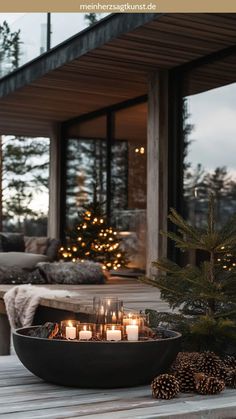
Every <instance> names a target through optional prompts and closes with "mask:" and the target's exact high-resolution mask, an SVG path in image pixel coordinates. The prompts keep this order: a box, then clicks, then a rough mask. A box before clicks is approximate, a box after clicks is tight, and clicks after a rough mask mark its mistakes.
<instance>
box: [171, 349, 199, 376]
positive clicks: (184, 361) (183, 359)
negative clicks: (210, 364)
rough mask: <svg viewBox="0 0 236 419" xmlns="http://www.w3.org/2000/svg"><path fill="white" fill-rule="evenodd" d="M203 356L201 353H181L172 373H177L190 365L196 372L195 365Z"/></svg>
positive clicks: (172, 367) (172, 368)
mask: <svg viewBox="0 0 236 419" xmlns="http://www.w3.org/2000/svg"><path fill="white" fill-rule="evenodd" d="M200 355H201V354H200V353H199V352H179V353H178V355H177V357H176V360H175V361H174V363H173V364H172V366H171V372H173V373H175V372H177V371H178V370H179V369H180V368H182V367H185V366H186V365H190V366H191V368H193V369H194V370H195V371H196V372H197V370H196V368H195V364H196V362H197V360H198V358H199V356H200Z"/></svg>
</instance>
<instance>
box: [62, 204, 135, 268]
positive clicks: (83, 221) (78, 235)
mask: <svg viewBox="0 0 236 419" xmlns="http://www.w3.org/2000/svg"><path fill="white" fill-rule="evenodd" d="M78 220H79V222H78V224H77V225H76V226H75V228H74V229H73V230H72V231H71V232H70V234H69V237H68V240H67V243H66V246H63V247H61V249H60V255H61V256H62V258H63V259H64V260H65V261H72V262H76V261H81V262H83V261H84V260H92V261H94V262H99V263H101V264H102V267H103V269H104V270H105V269H107V270H111V269H114V270H117V269H119V268H121V267H124V266H125V265H126V263H127V258H126V255H125V251H124V250H122V249H121V239H120V238H119V237H118V232H117V231H115V230H114V228H112V227H111V226H109V225H108V224H107V221H106V217H105V216H104V214H103V211H102V208H101V205H100V204H99V203H98V202H97V201H96V200H95V202H94V203H91V204H89V205H88V206H87V207H85V208H84V209H83V211H81V212H79V214H78Z"/></svg>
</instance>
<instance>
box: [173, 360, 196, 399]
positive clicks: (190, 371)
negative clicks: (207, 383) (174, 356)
mask: <svg viewBox="0 0 236 419" xmlns="http://www.w3.org/2000/svg"><path fill="white" fill-rule="evenodd" d="M194 372H195V371H194V368H192V367H191V365H189V364H188V363H186V364H184V363H182V364H181V365H180V366H179V368H178V369H177V370H176V372H175V377H176V378H177V380H178V382H179V386H180V391H181V392H182V393H188V392H191V391H194V390H195V380H194Z"/></svg>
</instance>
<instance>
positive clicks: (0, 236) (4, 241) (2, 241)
mask: <svg viewBox="0 0 236 419" xmlns="http://www.w3.org/2000/svg"><path fill="white" fill-rule="evenodd" d="M0 251H1V252H24V251H25V242H24V236H23V234H20V233H0Z"/></svg>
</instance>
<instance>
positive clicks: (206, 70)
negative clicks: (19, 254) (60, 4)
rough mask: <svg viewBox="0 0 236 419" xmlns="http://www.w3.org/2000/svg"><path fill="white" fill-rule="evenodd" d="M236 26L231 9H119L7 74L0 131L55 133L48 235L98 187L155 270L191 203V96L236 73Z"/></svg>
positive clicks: (141, 261) (0, 95) (0, 89)
mask: <svg viewBox="0 0 236 419" xmlns="http://www.w3.org/2000/svg"><path fill="white" fill-rule="evenodd" d="M235 24H236V14H232V13H229V14H221V13H219V14H213V13H208V14H204V13H196V14H191V13H185V14H178V13H175V14H170V13H160V14H158V13H157V14H152V13H148V14H114V15H110V16H108V17H106V18H105V19H103V20H101V21H100V22H98V23H96V24H95V25H93V26H91V27H89V28H87V29H85V30H84V31H82V32H81V33H79V34H78V35H76V36H73V37H72V38H70V39H68V40H67V41H65V42H63V43H62V44H60V45H59V46H57V47H55V48H53V49H52V50H50V51H49V52H47V53H45V54H43V55H41V56H40V57H38V58H36V59H35V60H33V61H31V62H29V63H27V64H25V65H24V66H22V67H21V68H19V69H17V70H16V71H14V72H12V73H11V74H9V75H7V76H5V77H4V78H2V79H1V81H0V135H8V134H13V135H24V136H31V137H36V136H44V137H50V139H51V143H50V193H49V223H48V230H49V231H48V234H49V235H50V236H53V237H62V236H63V234H64V232H65V230H66V228H67V227H68V225H70V223H72V222H73V220H74V218H75V214H76V211H77V208H78V207H79V206H80V205H82V203H83V202H84V201H85V200H86V199H87V200H89V199H92V197H93V193H94V188H96V193H97V195H98V196H99V199H100V200H101V202H103V204H104V208H105V210H106V213H107V215H108V217H109V218H110V219H111V221H112V222H113V224H115V225H116V226H117V227H118V228H119V229H120V230H122V232H123V235H124V237H126V236H128V237H129V246H131V247H132V246H133V247H134V249H135V250H134V251H133V263H134V265H135V266H139V267H140V268H144V267H145V266H146V270H147V272H148V273H149V274H151V271H152V268H151V262H152V261H153V260H156V259H157V258H158V256H160V255H162V256H165V255H166V254H167V252H168V246H167V240H166V238H165V237H163V236H162V235H160V230H166V229H167V228H168V221H167V214H168V212H169V208H170V207H174V208H176V209H177V210H179V211H180V212H183V211H184V200H183V171H184V147H185V140H186V138H185V130H184V107H183V99H184V98H185V97H186V96H189V95H196V94H199V93H202V92H205V91H208V90H210V89H214V88H217V87H220V86H225V85H228V84H231V83H233V82H234V81H235V63H236V31H235ZM134 232H135V234H133V233H134ZM170 250H171V249H170V248H169V251H170ZM172 252H173V249H172Z"/></svg>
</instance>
